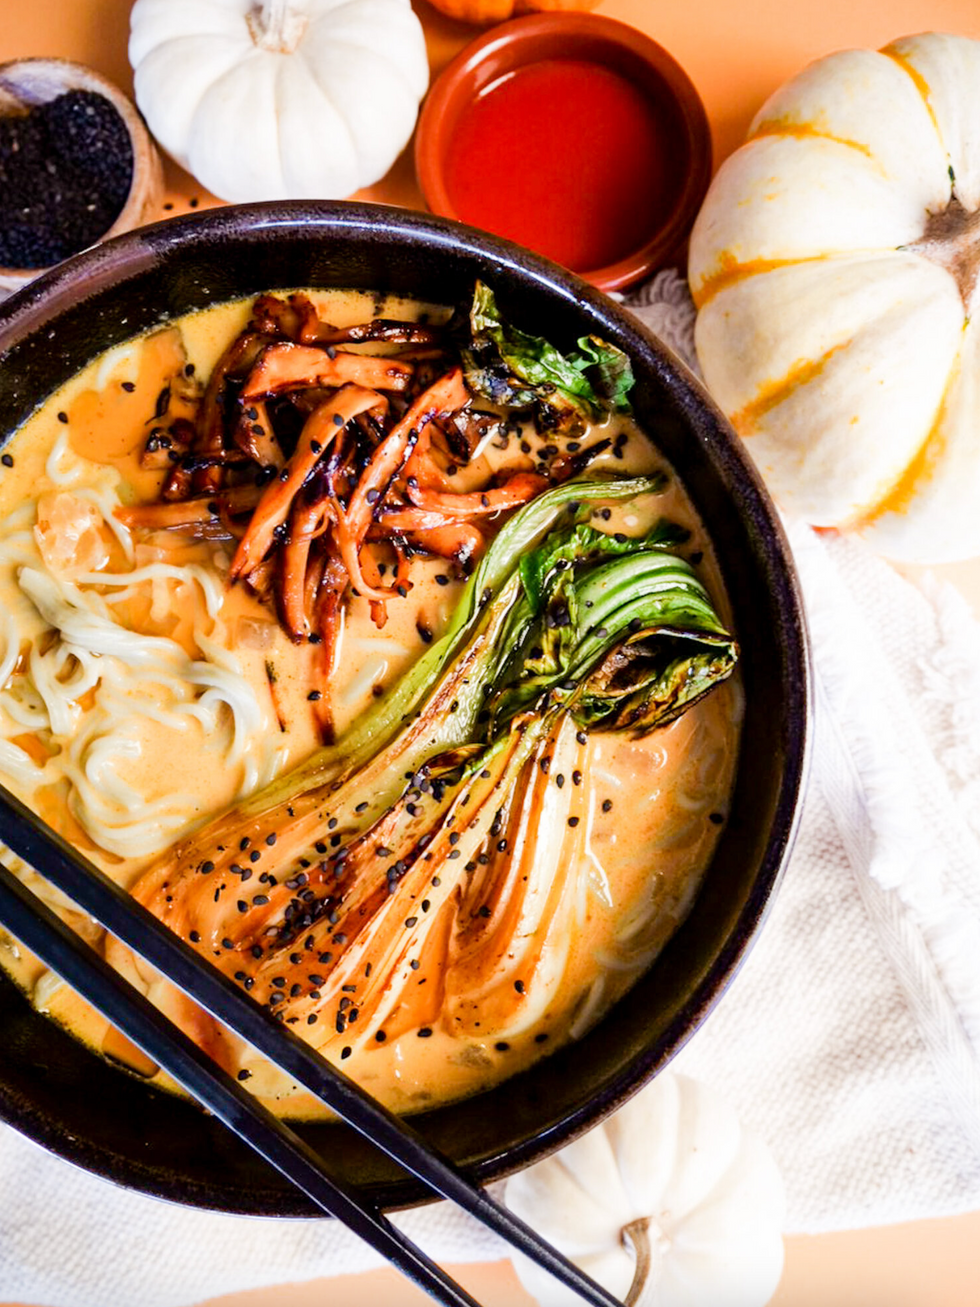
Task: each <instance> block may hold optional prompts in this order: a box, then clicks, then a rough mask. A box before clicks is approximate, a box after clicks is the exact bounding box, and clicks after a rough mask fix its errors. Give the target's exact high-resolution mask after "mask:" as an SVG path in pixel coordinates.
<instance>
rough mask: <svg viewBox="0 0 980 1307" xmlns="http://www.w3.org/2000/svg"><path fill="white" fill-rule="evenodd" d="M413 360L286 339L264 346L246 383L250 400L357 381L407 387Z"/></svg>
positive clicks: (246, 397) (375, 387)
mask: <svg viewBox="0 0 980 1307" xmlns="http://www.w3.org/2000/svg"><path fill="white" fill-rule="evenodd" d="M411 375H412V365H411V363H403V362H401V361H400V360H399V359H395V358H387V357H386V356H385V355H375V354H351V353H347V352H344V351H342V350H332V351H330V352H329V353H328V352H327V350H325V349H317V348H316V347H315V346H312V345H294V344H292V342H290V341H283V342H281V343H279V344H276V345H270V346H269V347H268V348H267V349H265V350H263V352H262V354H261V355H260V356H259V359H258V362H257V363H256V364H255V367H254V368H253V369H252V371H251V372H250V373H249V376H248V380H247V381H246V382H245V385H244V386H243V387H242V400H243V401H244V402H246V403H248V402H250V401H252V400H255V399H260V398H265V397H266V396H268V395H275V394H279V393H280V392H281V391H284V390H292V389H295V388H299V387H305V386H344V385H348V384H351V383H352V384H354V385H358V386H365V387H369V388H370V389H373V390H404V389H405V388H406V386H407V385H408V382H409V378H410V377H411Z"/></svg>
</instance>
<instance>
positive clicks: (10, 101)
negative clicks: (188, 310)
mask: <svg viewBox="0 0 980 1307" xmlns="http://www.w3.org/2000/svg"><path fill="white" fill-rule="evenodd" d="M161 191H162V173H161V166H160V160H159V156H158V154H157V152H156V149H155V147H154V146H153V144H152V142H151V141H150V138H149V135H148V133H147V131H146V128H145V126H144V125H143V121H142V119H141V118H140V116H139V114H138V113H137V112H136V110H135V108H134V107H133V105H132V104H131V103H130V102H129V100H127V99H126V97H125V96H124V95H123V94H122V93H121V92H120V91H119V90H117V89H116V87H114V86H113V85H112V84H111V83H110V82H107V81H106V80H105V79H104V78H102V77H101V76H99V75H98V74H97V73H94V72H92V71H91V70H90V69H88V68H85V67H83V66H82V65H79V64H73V63H69V62H67V61H65V60H59V59H24V60H18V61H14V62H12V63H8V64H4V65H2V66H0V295H2V294H3V292H5V291H12V290H17V289H19V287H20V286H22V285H24V284H26V283H27V282H28V281H30V280H31V279H32V278H33V277H34V276H36V275H37V274H38V273H39V272H41V271H43V270H44V269H46V268H49V267H52V266H53V265H54V264H57V263H59V262H61V260H62V259H66V258H68V257H69V256H70V255H72V254H76V253H78V252H79V251H80V250H83V249H86V248H87V247H88V246H90V245H93V244H95V242H96V241H98V240H100V239H103V238H105V237H106V236H110V235H112V236H115V235H118V234H119V233H120V232H123V231H127V230H129V229H130V228H132V227H136V226H139V225H140V223H141V222H143V221H146V220H147V219H148V218H149V217H151V216H153V210H154V209H155V208H156V207H157V205H158V204H159V201H160V194H161Z"/></svg>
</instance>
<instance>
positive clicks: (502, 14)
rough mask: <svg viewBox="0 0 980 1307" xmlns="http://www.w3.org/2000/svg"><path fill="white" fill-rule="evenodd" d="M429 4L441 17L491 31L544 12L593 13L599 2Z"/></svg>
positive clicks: (458, 0)
mask: <svg viewBox="0 0 980 1307" xmlns="http://www.w3.org/2000/svg"><path fill="white" fill-rule="evenodd" d="M429 3H430V4H431V5H432V7H433V8H434V9H438V10H439V12H440V13H443V14H448V15H449V17H450V18H456V19H458V20H459V22H461V23H474V24H478V25H479V26H481V27H489V26H490V24H491V23H502V22H504V21H505V20H506V19H508V18H518V17H520V15H521V14H532V13H537V12H539V11H541V10H550V11H553V12H554V11H558V10H563V9H577V10H583V9H594V8H595V7H596V5H597V4H598V3H599V0H429Z"/></svg>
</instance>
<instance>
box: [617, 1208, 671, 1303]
mask: <svg viewBox="0 0 980 1307" xmlns="http://www.w3.org/2000/svg"><path fill="white" fill-rule="evenodd" d="M652 1224H653V1217H652V1216H640V1217H637V1219H636V1220H635V1221H630V1223H629V1225H624V1226H623V1228H622V1230H621V1231H620V1235H619V1237H620V1239H621V1240H622V1243H623V1246H624V1247H625V1248H628V1249H629V1250H630V1251H631V1252H632V1253H633V1257H634V1258H635V1260H636V1269H635V1270H634V1272H633V1283H632V1284H631V1285H630V1288H629V1293H628V1294H627V1295H626V1297H625V1299H624V1300H623V1301H624V1303H625V1307H654V1304H655V1301H656V1293H657V1285H658V1284H659V1282H660V1264H661V1259H662V1249H661V1242H660V1240H657V1241H656V1243H654V1242H653V1241H651V1239H650V1226H651V1225H652Z"/></svg>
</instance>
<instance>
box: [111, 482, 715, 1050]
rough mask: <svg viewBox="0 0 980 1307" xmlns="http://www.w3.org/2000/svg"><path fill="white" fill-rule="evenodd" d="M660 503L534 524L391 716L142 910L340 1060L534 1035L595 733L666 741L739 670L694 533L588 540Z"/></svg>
mask: <svg viewBox="0 0 980 1307" xmlns="http://www.w3.org/2000/svg"><path fill="white" fill-rule="evenodd" d="M656 488H658V483H657V481H656V480H655V479H650V478H642V477H640V478H630V479H600V478H595V477H593V478H590V479H587V480H586V479H583V480H579V481H577V482H568V483H565V484H564V485H561V486H559V487H557V488H555V489H553V490H551V491H548V492H546V493H545V494H543V495H541V496H539V497H538V498H536V499H535V500H534V501H533V502H531V503H530V504H529V505H527V506H526V507H525V508H523V509H522V510H521V511H519V512H518V513H517V514H515V515H514V516H513V517H512V518H511V519H510V520H509V521H508V522H507V523H506V524H505V526H504V527H503V528H502V529H501V531H500V532H499V533H498V535H497V537H496V538H495V540H494V541H493V543H492V544H491V545H490V547H489V549H488V550H487V553H486V554H485V555H484V557H483V559H482V560H481V562H480V564H479V566H478V567H477V569H476V571H475V572H474V574H473V576H472V577H471V578H470V581H469V583H468V585H467V587H466V589H465V591H464V592H463V595H462V598H461V600H460V602H459V604H458V606H457V608H456V610H455V613H454V616H453V618H452V620H451V622H450V624H449V627H448V629H447V631H446V632H445V634H444V635H443V636H442V638H441V640H439V641H438V643H436V644H433V645H432V646H430V647H429V648H428V649H427V650H426V652H425V653H424V654H423V655H422V657H421V658H420V659H419V661H418V662H417V663H416V664H415V666H414V667H413V668H412V669H411V670H410V671H409V672H408V674H407V675H406V676H405V677H404V678H403V679H402V681H401V682H400V684H399V685H398V686H397V687H396V688H395V690H394V692H393V693H392V694H391V695H390V696H389V697H388V699H387V700H386V701H381V702H379V704H378V706H377V708H376V710H375V711H374V712H373V713H372V714H369V715H368V716H366V717H365V719H364V720H362V722H361V723H360V724H359V725H358V726H356V727H355V728H354V729H353V730H352V731H351V732H350V733H349V734H348V736H347V737H346V738H345V739H344V740H342V741H341V742H340V744H339V745H336V746H331V747H328V748H324V749H321V750H320V751H319V752H318V753H317V754H316V755H314V757H313V758H312V759H311V760H310V761H309V762H307V763H306V764H304V765H303V766H301V767H299V768H297V769H296V770H294V771H293V772H291V773H290V774H288V775H286V776H284V777H282V778H280V779H279V780H278V781H276V782H275V783H274V784H273V785H271V786H270V787H268V788H266V789H265V790H264V791H262V792H260V793H258V794H256V795H255V796H253V797H252V798H250V799H249V800H247V801H246V802H244V803H242V804H240V805H238V806H237V807H236V808H234V809H233V810H232V811H230V812H229V813H227V814H225V815H224V816H222V817H220V818H219V819H217V820H216V821H215V822H212V823H211V824H210V825H208V826H206V827H205V828H204V829H202V830H201V831H199V832H197V833H196V834H194V835H193V836H192V837H190V838H189V839H187V840H185V841H183V842H182V843H180V844H178V845H177V846H176V847H175V848H173V849H172V850H171V851H170V853H169V854H168V855H167V856H166V857H165V858H164V859H163V860H162V861H161V862H160V863H159V864H158V865H157V866H156V867H154V868H152V869H151V870H150V872H148V873H147V875H146V876H145V877H144V878H143V880H142V881H141V882H140V883H139V885H138V886H137V888H136V893H137V896H138V897H139V898H140V899H141V900H142V901H144V902H145V903H146V904H147V905H148V906H150V907H151V908H152V910H153V911H155V912H156V913H157V914H158V915H159V916H160V917H161V918H162V919H163V920H164V921H165V922H167V923H168V924H170V925H171V926H172V927H173V928H174V929H175V930H178V931H179V932H180V933H181V934H183V935H184V936H185V937H186V938H188V939H190V940H191V941H192V942H195V943H196V944H197V945H198V947H199V948H200V949H201V950H202V952H203V953H204V954H205V955H206V956H209V957H211V958H212V960H214V961H215V962H216V963H217V964H218V965H219V966H221V967H222V969H224V970H226V971H227V972H228V973H229V974H230V975H233V976H235V977H236V978H237V979H238V980H239V981H240V983H242V984H244V985H245V987H246V988H247V989H249V990H250V991H251V992H252V993H253V995H254V996H255V997H256V998H257V999H258V1000H259V1001H260V1002H262V1003H265V1004H267V1005H268V1006H269V1008H270V1009H271V1010H272V1011H273V1012H275V1013H276V1014H277V1015H279V1016H281V1017H283V1018H284V1019H287V1020H299V1021H302V1022H304V1026H303V1029H304V1034H306V1036H307V1038H309V1039H311V1040H312V1042H314V1043H315V1044H316V1045H317V1046H319V1047H322V1048H324V1049H334V1050H338V1049H339V1050H340V1053H341V1054H344V1050H349V1049H350V1048H351V1047H352V1045H353V1044H354V1042H359V1043H362V1044H363V1043H365V1042H367V1041H383V1040H385V1039H387V1038H391V1037H396V1036H397V1035H398V1034H399V1033H402V1032H404V1031H405V1030H407V1029H413V1028H419V1027H425V1028H430V1027H432V1026H434V1025H436V1024H438V1023H439V1022H442V1023H449V1024H448V1027H447V1028H451V1029H452V1030H453V1031H456V1032H466V1031H472V1030H474V1029H475V1028H477V1027H479V1029H480V1031H481V1034H482V1035H483V1036H488V1035H490V1034H492V1033H495V1034H503V1033H507V1034H509V1035H514V1034H515V1033H518V1032H519V1031H520V1030H522V1029H524V1028H525V1027H526V1026H527V1025H528V1024H529V1023H530V1022H532V1021H533V1020H534V1017H535V1013H540V1011H541V1010H542V1005H543V1004H546V1003H547V1001H548V996H549V995H550V994H551V993H552V992H553V989H554V987H555V985H557V983H558V982H559V981H560V978H561V972H562V968H563V961H562V959H563V957H564V952H563V950H564V949H566V948H567V946H568V945H567V939H568V929H569V926H570V922H569V913H570V912H571V907H570V904H571V902H572V899H573V897H574V895H573V893H572V887H573V886H574V882H575V876H576V867H577V866H578V865H579V863H580V862H581V856H580V855H581V848H580V842H581V840H582V838H583V831H584V825H583V824H582V822H581V814H582V813H583V812H584V811H585V808H584V807H583V805H586V804H587V802H588V798H587V790H588V787H587V785H582V784H581V783H580V782H581V780H582V774H581V770H580V769H581V765H582V761H583V758H584V752H583V750H584V747H585V745H586V743H587V737H588V733H589V732H591V731H624V732H630V733H632V734H635V735H642V734H646V733H648V732H650V731H651V730H653V729H655V728H656V727H657V726H660V725H662V724H664V723H666V722H669V721H671V720H672V719H673V718H675V717H676V716H677V715H678V714H680V713H682V712H683V711H684V710H685V709H686V708H688V707H689V706H690V705H691V704H693V703H695V702H696V701H697V700H698V699H699V698H701V697H702V696H703V695H705V694H707V693H708V692H709V691H710V690H711V689H712V687H714V686H715V685H717V684H719V683H720V682H721V681H722V680H724V679H725V678H726V677H727V676H728V675H729V674H730V673H731V672H732V670H733V668H734V666H735V662H736V658H737V648H736V644H735V641H734V639H733V637H732V635H731V634H730V633H729V632H728V631H727V630H726V629H725V627H724V625H723V624H722V622H721V621H720V619H719V617H718V616H717V614H716V612H715V610H714V608H713V606H712V603H711V600H710V598H709V596H708V594H707V592H706V590H705V588H704V586H703V585H702V584H701V582H700V581H699V579H698V578H697V576H696V575H695V573H694V571H693V570H692V568H691V567H690V565H689V564H688V563H687V562H685V561H684V560H683V559H682V558H681V557H680V556H679V555H678V554H677V553H675V552H672V550H674V549H676V547H677V546H678V545H679V543H681V540H682V537H683V534H684V533H682V532H679V531H678V528H676V527H674V526H672V525H671V524H669V523H666V522H660V523H658V524H657V525H656V526H655V527H654V528H653V529H652V530H651V531H650V532H649V533H648V534H646V535H645V536H642V537H639V538H628V537H626V536H623V535H618V534H617V535H610V534H605V533H603V532H601V531H598V530H596V529H595V528H594V527H593V526H592V525H591V524H590V521H591V518H592V516H593V510H594V508H595V507H596V505H597V504H608V503H611V502H613V501H615V500H618V499H628V498H632V497H633V496H635V495H638V494H642V493H645V492H649V491H651V490H653V489H656ZM566 777H577V780H576V781H575V783H574V784H572V783H569V784H568V785H565V784H564V781H565V778H566ZM562 941H564V943H562ZM422 982H425V983H422Z"/></svg>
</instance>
